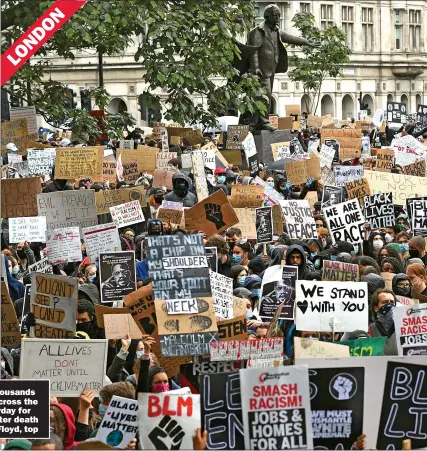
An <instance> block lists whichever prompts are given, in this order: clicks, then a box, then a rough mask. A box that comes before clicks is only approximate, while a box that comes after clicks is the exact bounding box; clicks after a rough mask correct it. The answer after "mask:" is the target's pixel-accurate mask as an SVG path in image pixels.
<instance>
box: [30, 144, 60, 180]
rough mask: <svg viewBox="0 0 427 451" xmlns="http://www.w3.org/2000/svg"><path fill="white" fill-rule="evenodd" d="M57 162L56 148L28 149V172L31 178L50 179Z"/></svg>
mask: <svg viewBox="0 0 427 451" xmlns="http://www.w3.org/2000/svg"><path fill="white" fill-rule="evenodd" d="M55 161H56V148H47V149H28V172H29V175H30V176H34V175H40V176H46V175H48V176H49V177H50V176H51V174H52V169H53V166H54V165H55Z"/></svg>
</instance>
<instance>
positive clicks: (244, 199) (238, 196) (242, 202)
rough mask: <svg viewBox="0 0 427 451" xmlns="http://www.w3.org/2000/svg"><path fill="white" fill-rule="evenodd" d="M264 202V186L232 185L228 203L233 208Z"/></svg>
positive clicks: (258, 204) (257, 205)
mask: <svg viewBox="0 0 427 451" xmlns="http://www.w3.org/2000/svg"><path fill="white" fill-rule="evenodd" d="M263 202H264V187H263V186H256V185H233V186H232V188H231V196H230V203H231V205H232V206H233V207H235V208H247V207H249V208H254V207H261V205H262V203H263Z"/></svg>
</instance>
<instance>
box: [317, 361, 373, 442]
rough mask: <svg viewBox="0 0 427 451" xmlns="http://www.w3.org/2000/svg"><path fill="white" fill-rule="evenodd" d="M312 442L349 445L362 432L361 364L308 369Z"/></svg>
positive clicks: (363, 379) (363, 376) (362, 393)
mask: <svg viewBox="0 0 427 451" xmlns="http://www.w3.org/2000/svg"><path fill="white" fill-rule="evenodd" d="M309 379H310V403H311V423H312V430H313V444H314V446H315V447H319V449H351V447H352V445H353V443H354V442H355V441H356V440H357V437H359V435H361V434H362V432H363V395H364V390H365V388H364V387H365V368H363V367H355V368H321V369H313V370H309Z"/></svg>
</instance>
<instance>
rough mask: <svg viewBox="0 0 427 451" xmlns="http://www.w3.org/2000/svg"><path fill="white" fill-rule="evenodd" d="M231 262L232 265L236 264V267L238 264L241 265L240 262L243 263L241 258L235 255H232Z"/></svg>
mask: <svg viewBox="0 0 427 451" xmlns="http://www.w3.org/2000/svg"><path fill="white" fill-rule="evenodd" d="M231 261H232V262H233V263H236V264H237V265H240V263H242V261H243V258H242V256H241V255H235V254H233V256H232V257H231Z"/></svg>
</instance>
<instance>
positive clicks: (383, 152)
mask: <svg viewBox="0 0 427 451" xmlns="http://www.w3.org/2000/svg"><path fill="white" fill-rule="evenodd" d="M393 162H394V151H393V150H390V149H378V151H377V159H376V164H375V171H377V172H391V168H392V166H393Z"/></svg>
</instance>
